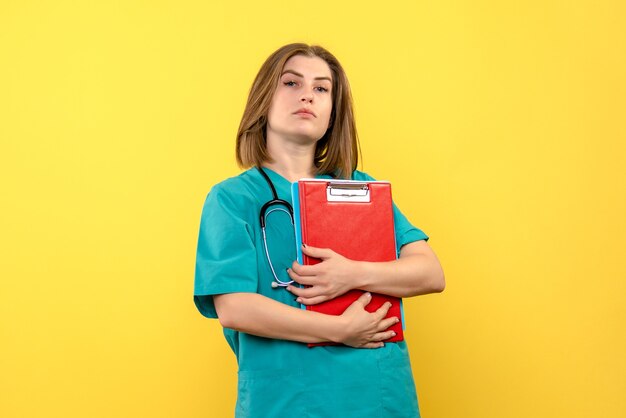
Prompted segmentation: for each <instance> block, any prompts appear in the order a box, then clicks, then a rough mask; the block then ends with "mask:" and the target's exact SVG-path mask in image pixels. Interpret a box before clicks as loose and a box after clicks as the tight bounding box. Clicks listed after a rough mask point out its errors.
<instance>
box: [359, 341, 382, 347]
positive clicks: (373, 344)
mask: <svg viewBox="0 0 626 418" xmlns="http://www.w3.org/2000/svg"><path fill="white" fill-rule="evenodd" d="M384 346H385V343H383V342H376V343H367V344H364V345H362V346H361V347H360V348H381V347H384Z"/></svg>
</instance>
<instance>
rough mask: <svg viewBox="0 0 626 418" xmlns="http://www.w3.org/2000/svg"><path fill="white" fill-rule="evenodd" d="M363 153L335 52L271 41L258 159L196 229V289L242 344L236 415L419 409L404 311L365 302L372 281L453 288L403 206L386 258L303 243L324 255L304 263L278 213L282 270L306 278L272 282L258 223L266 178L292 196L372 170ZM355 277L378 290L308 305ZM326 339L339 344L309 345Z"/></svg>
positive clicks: (219, 191) (276, 262)
mask: <svg viewBox="0 0 626 418" xmlns="http://www.w3.org/2000/svg"><path fill="white" fill-rule="evenodd" d="M357 155H358V143H357V133H356V128H355V124H354V118H353V112H352V99H351V94H350V88H349V84H348V80H347V78H346V75H345V73H344V71H343V69H342V67H341V65H340V64H339V62H338V61H337V59H336V58H335V57H334V56H333V55H332V54H330V53H329V52H328V51H326V50H325V49H323V48H321V47H319V46H308V45H305V44H290V45H286V46H284V47H282V48H280V49H278V50H277V51H276V52H274V53H273V54H272V55H271V56H270V57H269V58H268V59H267V61H266V62H265V63H264V64H263V66H262V67H261V70H260V71H259V73H258V75H257V77H256V79H255V81H254V83H253V85H252V89H251V91H250V95H249V97H248V102H247V105H246V109H245V112H244V115H243V118H242V121H241V125H240V127H239V132H238V134H237V161H238V163H239V164H240V166H242V167H243V168H248V170H247V171H245V172H243V173H242V174H240V175H239V176H237V177H233V178H230V179H227V180H225V181H223V182H221V183H219V184H217V185H215V186H214V187H213V188H212V189H211V192H210V193H209V195H208V196H207V199H206V202H205V205H204V208H203V212H202V219H201V225H200V236H199V241H198V253H197V262H196V278H195V292H194V300H195V303H196V306H197V307H198V309H199V310H200V312H201V313H202V314H203V315H205V316H207V317H209V318H219V321H220V323H221V324H222V326H223V327H224V334H225V336H226V339H227V341H228V343H229V344H230V346H231V348H232V350H233V351H234V353H235V355H236V356H237V360H238V364H239V383H238V398H237V405H236V413H235V415H236V416H237V417H263V418H268V417H287V416H304V417H325V418H327V417H359V418H366V417H411V418H414V417H417V416H419V410H418V405H417V396H416V393H415V386H414V383H413V377H412V373H411V366H410V362H409V356H408V350H407V346H406V343H405V342H400V343H387V344H385V343H383V340H386V339H389V338H391V337H392V335H393V332H392V331H387V328H389V327H390V326H391V325H392V324H394V323H396V322H397V321H398V319H397V318H395V317H392V318H385V315H386V313H387V310H388V309H389V307H388V306H386V305H383V306H382V307H381V308H380V309H379V310H378V311H376V312H373V313H369V312H367V311H366V310H365V309H364V308H365V306H366V305H367V304H368V302H369V299H370V296H369V293H368V292H378V293H384V294H388V295H392V296H398V297H403V298H406V297H410V296H415V295H420V294H426V293H433V292H440V291H442V290H443V288H444V276H443V271H442V269H441V266H440V264H439V262H438V260H437V257H436V256H435V254H434V253H433V251H432V250H431V249H430V247H429V246H428V244H427V243H426V241H427V240H428V237H427V236H426V235H425V234H424V233H423V232H422V231H420V230H419V229H417V228H415V227H413V226H412V225H411V224H410V223H409V222H408V221H407V219H406V218H405V217H404V216H403V215H402V214H401V213H400V211H399V210H398V209H397V208H396V207H395V206H394V223H395V232H396V240H397V249H398V252H399V258H398V259H397V260H395V261H391V262H385V263H366V262H358V261H353V260H348V259H346V258H344V257H342V256H341V255H339V254H337V253H335V252H333V251H332V250H330V249H323V248H313V247H304V248H303V252H304V253H305V254H307V255H310V256H312V257H316V258H320V259H321V260H322V262H321V263H319V264H317V265H315V266H302V265H300V264H298V263H297V262H294V260H295V258H296V255H295V249H294V247H295V243H294V235H293V225H292V223H291V219H290V218H289V216H288V214H286V213H285V212H281V211H274V212H272V213H271V214H270V215H269V216H268V217H267V226H266V229H267V245H268V252H269V254H271V261H272V265H273V267H274V269H275V272H276V274H277V275H278V276H279V278H280V279H281V281H285V282H288V281H290V280H293V281H294V282H295V283H292V284H291V285H289V286H288V287H286V288H284V287H278V288H275V287H272V283H273V282H274V276H273V273H272V269H271V268H270V264H269V263H268V261H267V256H266V249H265V247H264V244H263V236H262V233H261V228H260V222H259V211H260V209H261V207H262V206H263V205H264V204H265V202H267V201H269V200H271V199H272V198H273V197H272V196H273V195H272V190H271V188H270V186H269V182H271V183H272V184H273V186H274V187H275V190H276V192H277V194H278V197H279V198H280V199H284V200H286V201H287V202H290V201H291V189H290V184H291V182H294V181H296V180H298V179H300V178H304V177H307V178H312V177H317V178H332V177H340V178H352V179H355V180H373V179H372V178H371V177H370V176H368V175H367V174H365V173H362V172H360V171H356V170H355V169H356V166H357ZM265 175H266V176H267V177H268V178H267V179H266V178H265ZM297 283H300V284H306V285H307V287H306V288H300V287H299V286H297ZM350 289H363V290H366V291H367V292H366V293H364V295H363V296H361V297H360V298H359V299H358V300H357V301H355V302H354V303H353V304H352V305H351V306H350V307H349V308H348V309H347V310H346V311H345V312H344V314H343V315H341V316H329V315H324V314H320V313H317V312H312V311H308V310H302V309H300V307H299V303H303V304H308V305H310V304H316V303H320V302H322V301H325V300H328V299H331V298H334V297H336V296H338V295H341V294H343V293H345V292H347V291H348V290H350ZM327 341H331V342H336V343H340V344H341V345H334V346H320V347H314V348H308V347H307V344H305V343H316V342H327Z"/></svg>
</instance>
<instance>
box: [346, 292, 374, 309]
mask: <svg viewBox="0 0 626 418" xmlns="http://www.w3.org/2000/svg"><path fill="white" fill-rule="evenodd" d="M371 301H372V294H371V293H370V292H365V293H363V294H362V295H361V296H359V298H358V299H357V300H355V301H354V302H352V305H350V306H354V305H358V306H360V307H362V308H365V307H366V306H367V305H369V303H370V302H371Z"/></svg>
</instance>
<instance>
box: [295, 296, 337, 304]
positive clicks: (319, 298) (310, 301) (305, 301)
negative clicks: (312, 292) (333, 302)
mask: <svg viewBox="0 0 626 418" xmlns="http://www.w3.org/2000/svg"><path fill="white" fill-rule="evenodd" d="M329 299H330V297H329V296H326V295H319V296H315V297H312V298H300V297H299V298H297V299H296V302H298V303H301V304H303V305H317V304H318V303H322V302H326V301H327V300H329Z"/></svg>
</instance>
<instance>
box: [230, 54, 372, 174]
mask: <svg viewBox="0 0 626 418" xmlns="http://www.w3.org/2000/svg"><path fill="white" fill-rule="evenodd" d="M295 55H303V56H306V57H319V58H321V59H323V60H324V61H325V62H326V63H327V64H328V66H329V68H330V71H331V73H332V102H333V107H332V112H331V115H330V122H329V127H328V129H327V131H326V133H325V134H324V136H323V137H322V138H320V139H319V140H318V141H317V144H316V146H315V155H314V161H313V162H314V164H315V166H316V167H317V174H332V175H334V176H335V177H338V178H350V177H351V175H352V172H353V171H354V170H356V167H357V164H358V161H359V153H360V147H359V139H358V135H357V131H356V124H355V121H354V112H353V107H352V94H351V92H350V84H349V83H348V77H347V76H346V73H345V71H344V70H343V67H342V66H341V64H340V63H339V61H338V60H337V58H335V56H334V55H332V54H331V53H330V52H328V51H327V50H326V49H324V48H322V47H321V46H317V45H307V44H303V43H294V44H289V45H285V46H283V47H281V48H279V49H278V50H276V51H275V52H274V53H273V54H272V55H270V56H269V57H268V58H267V60H266V61H265V62H264V63H263V65H262V66H261V69H260V70H259V73H258V74H257V76H256V78H255V79H254V83H253V84H252V88H251V89H250V94H249V95H248V102H247V103H246V108H245V110H244V112H243V116H242V118H241V123H240V124H239V130H238V131H237V146H236V153H237V163H238V164H239V166H240V167H241V168H249V167H253V166H259V167H260V166H261V165H262V164H263V163H264V162H266V161H269V162H271V161H272V159H271V157H270V155H269V154H268V152H267V146H266V144H267V139H266V137H265V132H266V127H267V115H268V113H269V109H270V105H271V104H272V98H273V97H274V92H275V91H276V88H277V86H278V82H279V80H280V75H281V72H282V71H283V68H284V66H285V63H286V62H287V60H289V58H291V57H293V56H295Z"/></svg>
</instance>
